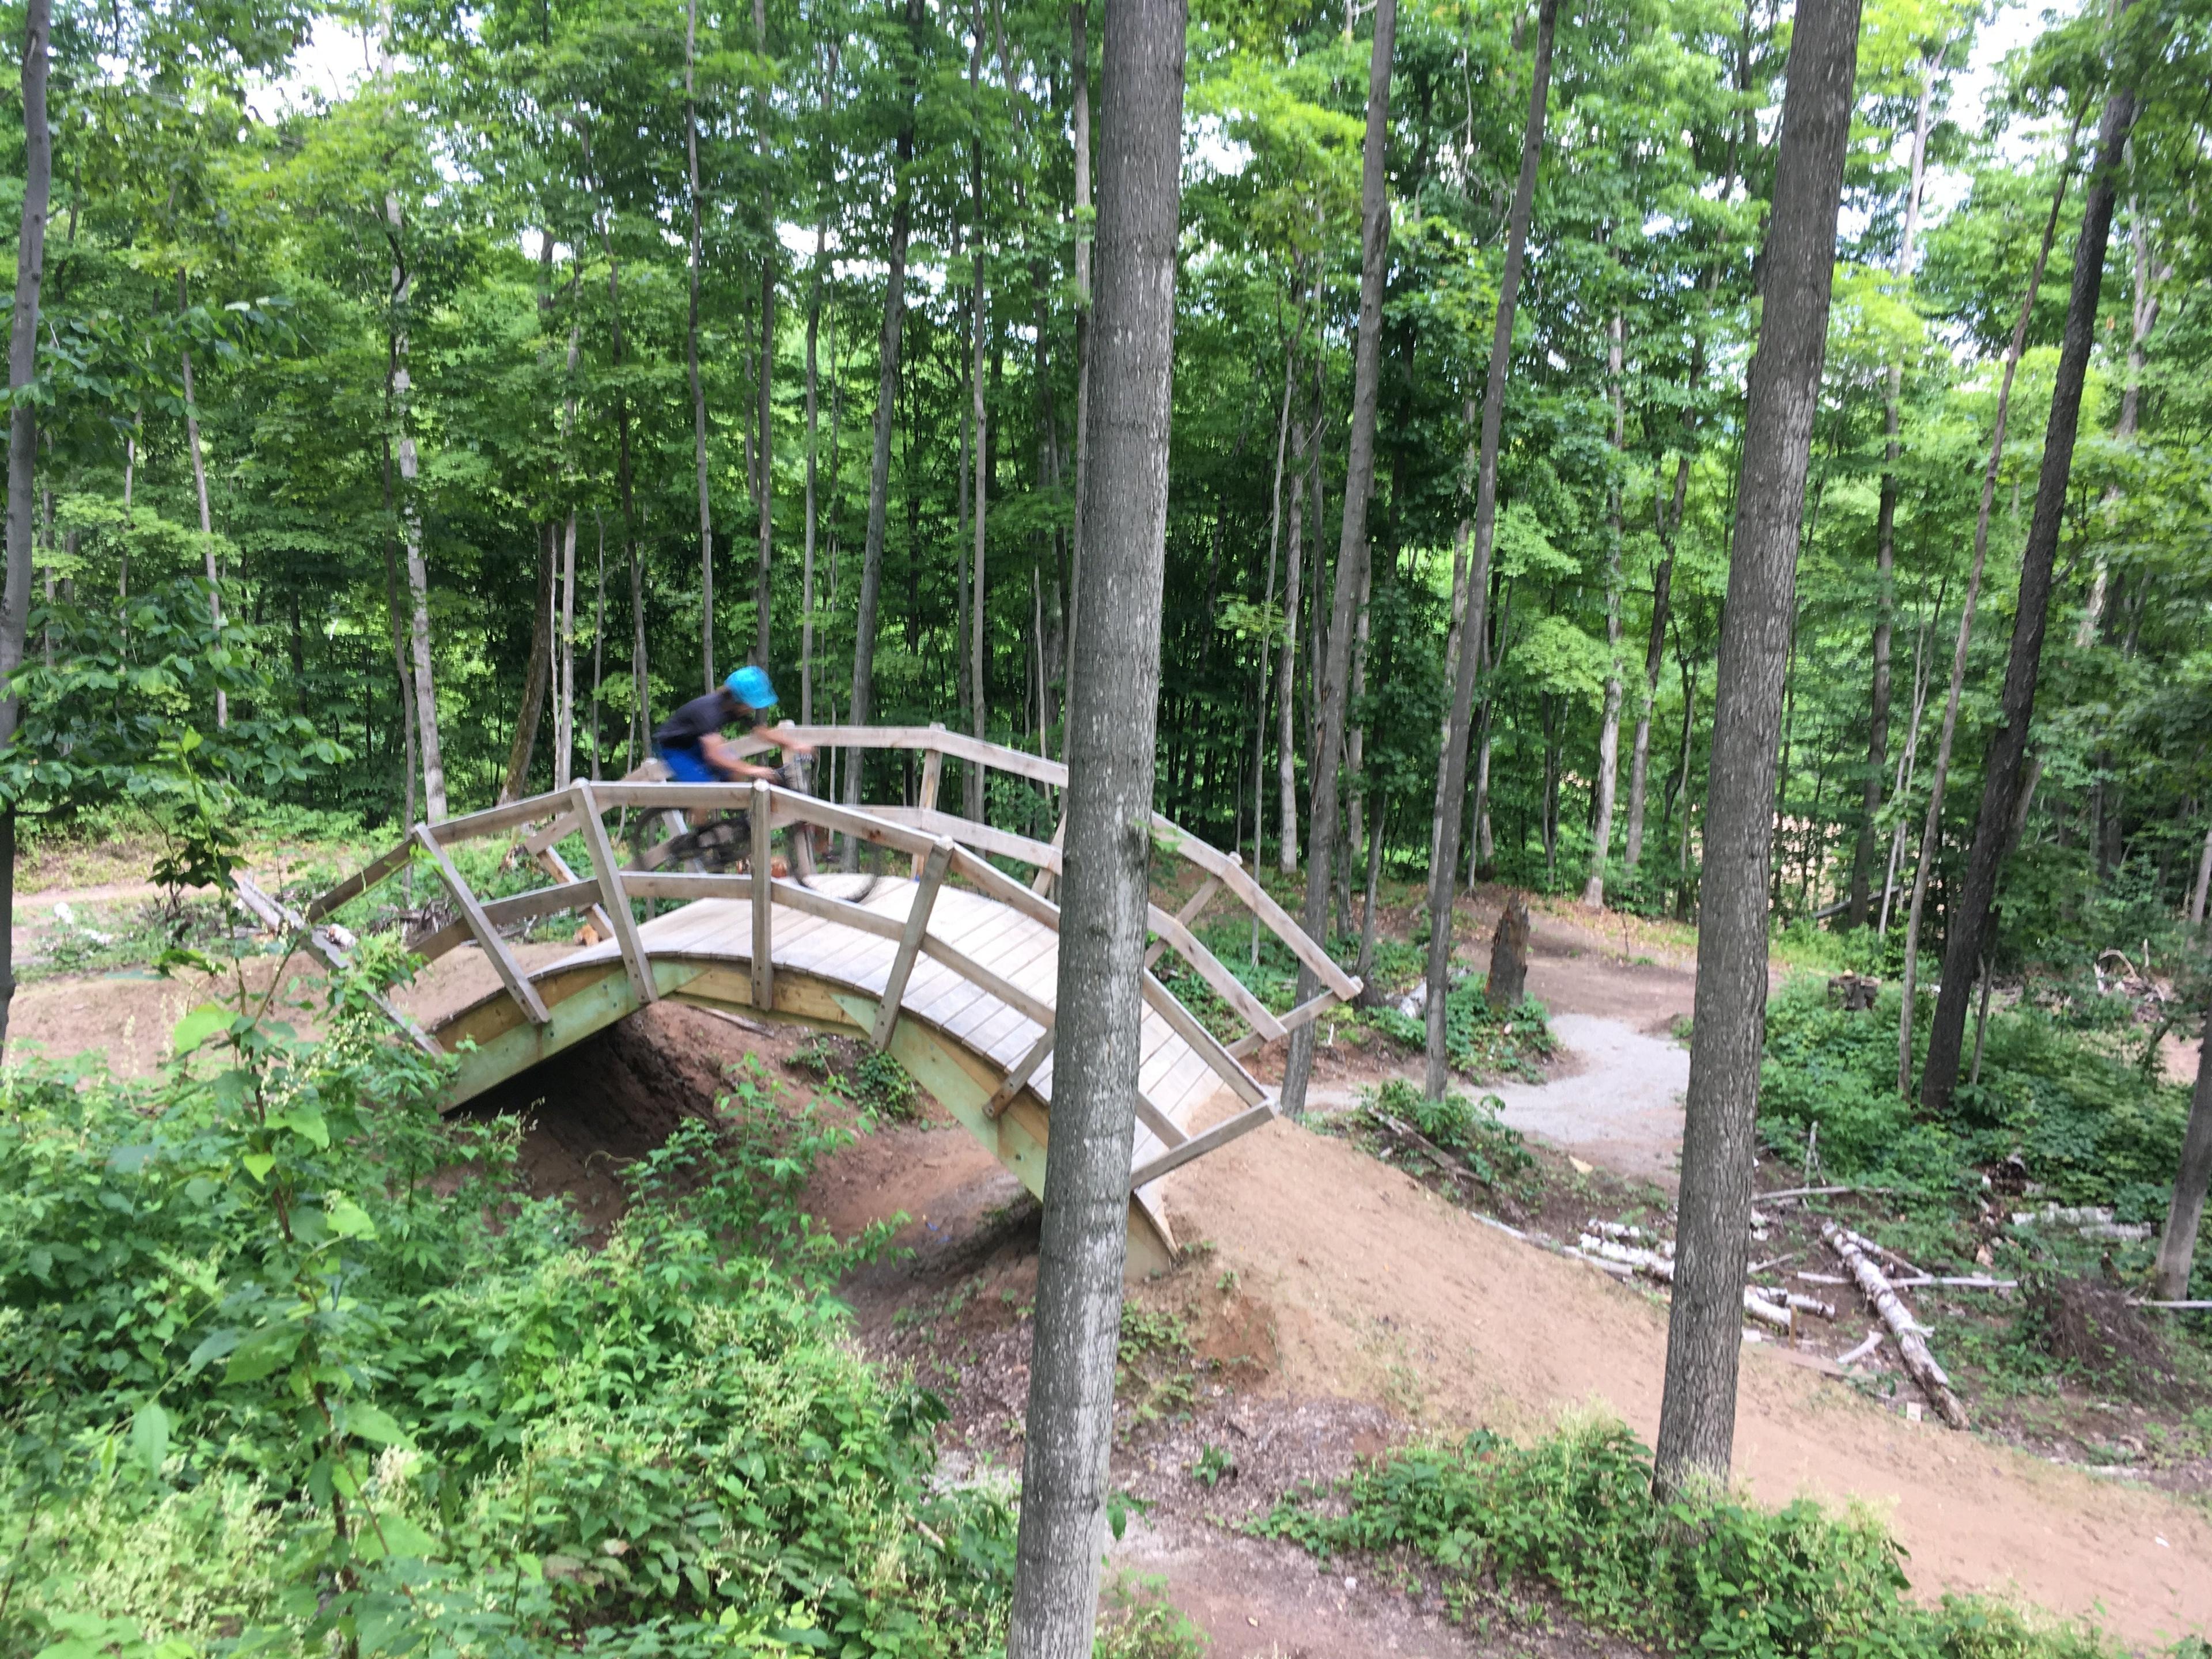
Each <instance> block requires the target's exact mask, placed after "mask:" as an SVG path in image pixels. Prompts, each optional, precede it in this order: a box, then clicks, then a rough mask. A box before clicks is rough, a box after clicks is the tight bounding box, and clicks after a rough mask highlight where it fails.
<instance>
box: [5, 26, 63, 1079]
mask: <svg viewBox="0 0 2212 1659" xmlns="http://www.w3.org/2000/svg"><path fill="white" fill-rule="evenodd" d="M51 33H52V16H51V10H50V7H49V4H48V0H27V9H26V14H25V17H24V27H23V80H22V84H23V220H22V229H21V232H20V233H19V236H18V240H17V241H16V244H15V314H14V316H13V318H12V319H11V320H10V323H9V330H8V386H9V390H10V392H16V391H20V390H21V388H22V387H25V386H29V385H30V384H31V383H32V382H33V380H36V379H37V378H38V374H39V289H40V283H42V282H43V281H44V279H45V276H46V212H47V204H48V202H49V200H50V199H51V193H52V188H53V171H54V151H53V137H52V132H51V131H50V130H49V129H48V127H47V125H46V50H47V41H48V39H49V37H50V35H51ZM38 457H39V425H38V416H37V413H36V411H35V410H34V408H33V405H32V404H31V403H30V402H29V401H28V400H27V399H21V400H18V401H15V402H14V403H12V404H10V406H9V414H8V525H7V532H8V562H7V570H6V574H5V576H4V578H0V685H5V686H6V687H7V688H8V695H7V696H6V697H5V699H4V700H0V748H6V747H8V746H9V745H12V744H14V743H15V733H16V731H17V729H18V727H19V726H20V725H21V721H22V718H23V705H22V701H21V698H20V697H18V696H16V695H15V671H16V670H17V669H19V668H21V666H22V665H23V645H24V641H25V638H26V637H27V632H28V629H29V626H30V616H31V541H32V538H33V533H34V529H33V523H32V504H31V498H32V491H33V486H34V484H35V483H36V477H37V471H38ZM14 916H15V802H14V801H13V800H9V801H8V802H6V803H4V804H0V1048H4V1047H5V1045H6V1042H7V1040H8V1014H9V1008H10V1007H11V1006H12V1005H13V1004H14V1002H15V926H14Z"/></svg>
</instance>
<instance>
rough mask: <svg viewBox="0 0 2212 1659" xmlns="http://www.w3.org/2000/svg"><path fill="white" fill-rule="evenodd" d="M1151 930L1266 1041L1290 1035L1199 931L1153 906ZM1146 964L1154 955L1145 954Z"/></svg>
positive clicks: (1149, 964) (1150, 962)
mask: <svg viewBox="0 0 2212 1659" xmlns="http://www.w3.org/2000/svg"><path fill="white" fill-rule="evenodd" d="M1150 921H1151V924H1152V931H1153V932H1154V933H1158V935H1159V936H1160V937H1161V938H1162V939H1165V940H1166V941H1167V942H1168V943H1169V944H1170V945H1174V946H1175V948H1176V954H1177V955H1178V956H1180V957H1182V959H1183V960H1184V961H1185V962H1187V963H1189V964H1190V966H1191V969H1192V971H1193V972H1194V973H1196V974H1197V975H1198V976H1199V978H1200V979H1201V980H1203V981H1206V986H1207V987H1208V988H1210V989H1211V990H1212V993H1213V994H1214V995H1216V996H1218V997H1219V998H1220V999H1221V1000H1223V1001H1224V1002H1225V1003H1227V1004H1228V1005H1229V1006H1231V1008H1234V1009H1235V1010H1236V1011H1237V1017H1238V1018H1241V1019H1242V1020H1243V1022H1244V1023H1245V1024H1247V1025H1249V1026H1250V1027H1251V1028H1252V1029H1253V1030H1255V1031H1256V1032H1257V1033H1259V1035H1260V1036H1261V1040H1262V1041H1264V1042H1274V1041H1275V1040H1276V1039H1277V1038H1278V1037H1280V1036H1285V1035H1287V1033H1288V1029H1289V1028H1288V1027H1286V1026H1285V1025H1284V1024H1283V1023H1282V1022H1281V1021H1280V1020H1279V1019H1277V1018H1275V1016H1274V1015H1273V1013H1272V1012H1269V1010H1268V1007H1267V1004H1266V1003H1264V1002H1262V1001H1261V1000H1260V999H1259V998H1257V997H1255V996H1254V995H1253V994H1252V993H1251V991H1250V990H1249V988H1248V987H1246V986H1245V984H1244V981H1242V980H1240V979H1238V978H1237V975H1234V974H1232V973H1231V972H1230V971H1229V969H1228V968H1227V967H1226V966H1225V965H1224V964H1223V963H1222V961H1221V958H1220V957H1217V956H1215V955H1214V954H1213V952H1212V951H1209V950H1207V949H1206V946H1205V945H1202V944H1200V942H1199V938H1198V935H1197V934H1195V933H1192V932H1191V931H1190V929H1189V928H1188V927H1184V926H1183V924H1182V921H1179V920H1177V919H1176V917H1174V916H1170V915H1163V914H1162V913H1161V912H1160V910H1159V909H1158V908H1157V907H1154V908H1152V914H1151V917H1150ZM1145 964H1146V967H1147V968H1150V967H1151V965H1152V957H1149V956H1147V957H1146V958H1145Z"/></svg>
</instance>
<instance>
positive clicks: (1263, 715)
mask: <svg viewBox="0 0 2212 1659" xmlns="http://www.w3.org/2000/svg"><path fill="white" fill-rule="evenodd" d="M1296 372H1297V351H1296V349H1294V347H1293V345H1292V343H1291V341H1289V340H1285V341H1284V343H1283V407H1282V412H1281V413H1280V414H1279V416H1277V417H1276V421H1275V483H1274V488H1273V492H1272V493H1271V494H1270V495H1269V496H1268V501H1267V583H1266V585H1265V586H1262V587H1261V590H1260V605H1261V610H1262V611H1265V610H1266V608H1267V606H1268V605H1272V604H1273V603H1274V599H1275V567H1276V564H1277V562H1278V559H1279V555H1280V553H1281V551H1282V546H1283V463H1284V460H1285V457H1286V456H1287V455H1288V453H1289V451H1290V441H1291V377H1292V375H1293V374H1295V373H1296ZM1273 643H1274V636H1273V634H1272V633H1271V632H1270V631H1268V630H1267V629H1261V634H1260V680H1259V690H1258V693H1257V696H1258V701H1259V704H1260V712H1259V717H1258V718H1257V719H1256V720H1254V721H1253V732H1252V869H1253V872H1255V874H1256V873H1257V872H1258V871H1259V869H1260V860H1261V856H1262V854H1263V852H1264V849H1265V848H1266V847H1267V686H1268V679H1267V669H1268V662H1267V658H1268V656H1269V654H1270V653H1269V647H1271V646H1273ZM1254 920H1255V921H1257V920H1258V918H1257V917H1256V916H1255V918H1254Z"/></svg>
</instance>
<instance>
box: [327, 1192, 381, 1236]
mask: <svg viewBox="0 0 2212 1659" xmlns="http://www.w3.org/2000/svg"><path fill="white" fill-rule="evenodd" d="M323 1218H324V1219H325V1221H326V1222H328V1223H329V1224H330V1229H331V1231H332V1232H334V1233H336V1234H337V1236H338V1237H340V1238H374V1237H376V1224H375V1223H374V1221H371V1220H370V1219H369V1218H368V1211H366V1210H364V1209H362V1207H361V1206H360V1205H358V1204H356V1203H355V1202H354V1201H353V1200H351V1199H349V1198H348V1197H347V1196H346V1195H345V1194H343V1193H332V1194H331V1195H330V1198H329V1200H327V1201H326V1202H325V1204H324V1206H323Z"/></svg>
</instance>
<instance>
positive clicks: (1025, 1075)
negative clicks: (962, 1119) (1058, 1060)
mask: <svg viewBox="0 0 2212 1659" xmlns="http://www.w3.org/2000/svg"><path fill="white" fill-rule="evenodd" d="M1058 1035H1059V1034H1058V1033H1057V1032H1055V1031H1054V1030H1053V1029H1052V1028H1051V1027H1050V1026H1047V1027H1046V1028H1045V1030H1044V1035H1043V1036H1040V1037H1039V1038H1038V1039H1037V1040H1036V1042H1033V1043H1031V1044H1030V1051H1029V1053H1027V1054H1024V1055H1023V1056H1022V1058H1021V1060H1020V1062H1019V1063H1018V1064H1017V1065H1016V1066H1015V1067H1014V1069H1013V1070H1012V1071H1011V1072H1009V1073H1006V1081H1005V1082H1004V1083H1001V1084H1000V1085H999V1086H998V1088H997V1090H996V1091H994V1093H993V1094H992V1096H991V1097H990V1098H989V1099H988V1100H987V1101H985V1102H984V1103H983V1115H984V1116H986V1117H996V1116H998V1115H999V1114H1000V1113H1001V1112H1003V1111H1005V1110H1006V1108H1007V1107H1009V1106H1011V1105H1012V1104H1013V1103H1014V1097H1015V1096H1016V1095H1018V1094H1019V1093H1021V1091H1023V1090H1024V1089H1025V1088H1027V1087H1028V1086H1029V1082H1030V1079H1031V1078H1033V1077H1035V1076H1036V1074H1037V1068H1038V1067H1039V1066H1042V1065H1043V1064H1044V1063H1045V1061H1046V1060H1049V1059H1050V1058H1051V1057H1052V1045H1053V1042H1054V1039H1055V1037H1057V1036H1058Z"/></svg>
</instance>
